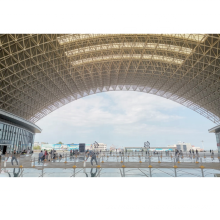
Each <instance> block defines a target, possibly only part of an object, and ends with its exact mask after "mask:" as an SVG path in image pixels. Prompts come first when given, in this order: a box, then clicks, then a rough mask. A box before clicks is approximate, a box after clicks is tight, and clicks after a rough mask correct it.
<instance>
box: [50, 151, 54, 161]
mask: <svg viewBox="0 0 220 220" xmlns="http://www.w3.org/2000/svg"><path fill="white" fill-rule="evenodd" d="M51 159H54V149H52V150H51Z"/></svg>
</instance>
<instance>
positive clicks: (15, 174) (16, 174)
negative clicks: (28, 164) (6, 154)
mask: <svg viewBox="0 0 220 220" xmlns="http://www.w3.org/2000/svg"><path fill="white" fill-rule="evenodd" d="M18 169H19V170H18V172H17V173H15V168H14V170H13V174H14V177H18V175H19V173H20V168H18Z"/></svg>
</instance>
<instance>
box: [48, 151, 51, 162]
mask: <svg viewBox="0 0 220 220" xmlns="http://www.w3.org/2000/svg"><path fill="white" fill-rule="evenodd" d="M50 160H51V151H50V152H49V154H48V161H50Z"/></svg>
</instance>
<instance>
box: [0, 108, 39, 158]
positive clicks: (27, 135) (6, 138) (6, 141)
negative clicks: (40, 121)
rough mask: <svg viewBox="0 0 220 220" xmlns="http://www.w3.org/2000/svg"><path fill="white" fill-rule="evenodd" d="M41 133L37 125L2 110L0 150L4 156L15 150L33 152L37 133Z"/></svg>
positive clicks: (0, 114) (0, 113)
mask: <svg viewBox="0 0 220 220" xmlns="http://www.w3.org/2000/svg"><path fill="white" fill-rule="evenodd" d="M40 132H41V129H40V128H39V127H38V126H37V125H35V124H33V123H31V122H29V121H26V120H25V119H23V118H20V117H18V116H16V115H13V114H11V113H8V112H6V111H3V110H0V150H1V151H2V153H3V154H5V153H6V152H8V153H9V152H11V151H13V150H16V151H18V152H21V151H23V150H24V149H26V150H28V149H29V150H32V147H33V145H34V136H35V133H40Z"/></svg>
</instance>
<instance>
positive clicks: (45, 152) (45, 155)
mask: <svg viewBox="0 0 220 220" xmlns="http://www.w3.org/2000/svg"><path fill="white" fill-rule="evenodd" d="M47 156H48V153H47V150H45V151H44V159H45V160H47V159H48V157H47Z"/></svg>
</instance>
